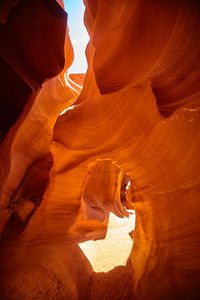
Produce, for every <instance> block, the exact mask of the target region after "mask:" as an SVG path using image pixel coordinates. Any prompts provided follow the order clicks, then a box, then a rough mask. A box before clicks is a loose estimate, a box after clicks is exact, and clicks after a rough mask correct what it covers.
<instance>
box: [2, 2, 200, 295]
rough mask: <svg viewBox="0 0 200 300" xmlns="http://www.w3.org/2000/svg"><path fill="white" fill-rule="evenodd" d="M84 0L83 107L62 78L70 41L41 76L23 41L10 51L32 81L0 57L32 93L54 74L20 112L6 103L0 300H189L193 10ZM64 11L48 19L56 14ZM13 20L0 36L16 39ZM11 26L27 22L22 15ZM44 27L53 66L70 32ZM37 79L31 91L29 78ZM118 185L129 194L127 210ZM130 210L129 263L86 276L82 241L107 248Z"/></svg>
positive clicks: (194, 217) (197, 282) (196, 71)
mask: <svg viewBox="0 0 200 300" xmlns="http://www.w3.org/2000/svg"><path fill="white" fill-rule="evenodd" d="M25 2H26V1H20V3H21V5H22V4H23V3H25ZM30 2H31V1H30ZM36 2H37V3H36ZM36 2H34V3H35V4H34V5H35V6H34V7H35V9H36V11H37V10H38V12H39V13H43V10H45V11H46V10H47V11H48V13H50V14H51V17H52V14H54V13H55V10H54V9H52V7H53V5H56V4H55V3H54V1H50V3H51V5H52V6H51V5H50V6H49V4H47V1H39V0H38V1H36ZM84 2H85V5H86V12H85V24H86V27H87V29H88V32H89V34H90V42H89V44H88V46H87V50H86V54H87V59H88V71H87V74H86V77H85V80H84V85H83V89H82V91H81V94H80V96H79V97H78V99H77V96H78V95H79V93H80V89H81V88H80V87H79V85H80V84H81V82H82V77H81V76H78V77H76V78H75V76H71V79H70V78H69V77H68V76H67V75H66V73H65V72H66V70H67V68H68V67H69V65H70V63H71V61H72V56H73V54H72V49H71V46H70V41H69V38H68V35H67V34H66V38H65V39H66V44H65V57H66V60H65V62H66V64H65V67H64V69H63V71H62V72H61V68H62V67H61V65H62V66H63V65H64V63H61V64H60V65H59V66H60V67H57V63H56V66H55V69H54V70H53V72H52V69H51V70H49V71H48V70H46V69H45V68H44V67H43V66H42V65H41V64H40V60H41V58H40V56H36V52H35V51H34V52H31V51H30V52H29V51H28V49H27V48H26V47H25V46H24V44H23V43H22V42H20V41H21V40H23V38H24V35H25V33H24V31H23V30H21V31H19V36H20V32H21V37H20V40H19V42H18V43H17V44H18V45H21V47H22V50H21V51H22V53H25V54H26V55H27V56H29V57H30V59H32V60H31V62H32V61H33V62H36V63H35V64H33V65H34V72H33V68H32V63H31V62H30V64H28V65H26V64H24V61H23V62H21V61H20V60H17V59H16V56H15V55H16V53H18V52H17V50H16V51H13V49H12V48H11V46H9V45H10V43H11V42H10V40H9V43H8V41H7V39H8V38H7V39H6V34H4V36H5V47H7V48H5V49H9V51H10V52H9V51H8V52H6V53H8V54H9V53H13V55H12V57H13V61H12V63H11V62H10V61H9V68H10V66H11V68H12V72H15V73H16V74H15V77H16V76H18V75H19V78H20V79H19V80H21V81H22V82H23V84H26V86H28V89H34V88H35V89H36V88H38V86H39V85H40V84H41V83H42V81H43V79H44V78H49V77H51V76H55V75H57V74H58V73H60V72H61V73H60V75H59V76H57V77H54V78H53V79H50V80H49V81H46V82H45V83H44V84H43V85H42V88H41V90H40V91H38V92H37V94H35V95H34V94H33V93H32V94H31V96H30V97H29V100H28V104H27V105H26V107H25V109H24V110H23V112H22V109H23V107H24V104H25V103H26V101H27V97H25V96H24V98H23V99H26V101H25V100H23V102H18V101H19V100H17V99H18V98H15V99H16V104H18V103H20V104H19V107H20V109H19V110H18V111H17V113H16V109H14V111H15V118H13V119H12V122H14V121H16V120H17V121H16V122H15V124H14V126H13V127H12V128H11V129H10V131H9V132H8V134H7V136H6V137H5V140H4V142H3V143H2V146H1V175H0V176H1V205H2V210H1V232H2V235H1V252H0V255H1V272H0V275H1V281H0V282H1V284H0V285H1V294H2V299H9V300H11V299H17V300H19V299H20V300H21V299H26V300H32V299H45V300H46V299H70V300H72V299H138V300H146V299H150V300H158V299H166V300H168V299H181V300H182V299H188V300H189V299H191V300H193V299H198V297H199V292H200V291H199V286H200V239H199V234H200V222H199V219H200V205H199V196H200V172H199V165H200V156H199V149H200V133H199V129H200V104H199V98H200V92H199V85H200V65H199V64H200V59H199V56H200V43H199V38H200V37H199V30H198V28H199V26H200V18H199V16H200V6H199V4H198V3H197V2H196V1H190V2H189V1H184V0H176V1H167V0H166V1H165V0H164V1H153V0H150V1H145V0H136V1H132V0H124V1H120V0H113V1H106V0H96V1H94V0H85V1H84ZM23 5H25V7H28V6H27V5H28V4H27V3H26V4H23ZM29 5H30V4H29ZM17 7H18V6H17ZM44 7H45V8H44ZM18 9H19V7H18ZM26 9H27V10H28V8H26ZM59 9H61V8H60V7H59V8H58V7H57V8H56V20H58V19H59V18H60V17H61V18H62V14H64V12H62V13H58V11H57V10H59ZM13 13H14V11H13V10H12V9H10V11H9V14H8V18H7V19H6V20H7V21H5V20H4V19H3V20H4V21H3V22H6V23H4V25H2V26H6V27H2V28H3V29H2V30H5V29H4V28H7V27H9V26H10V27H9V28H13V27H12V26H14V25H12V26H11V25H9V24H12V22H14V20H15V16H14V17H13ZM15 13H16V12H15ZM17 16H18V19H19V20H20V21H19V22H20V24H23V22H24V21H23V20H24V19H23V18H25V17H26V18H27V16H28V12H27V13H26V10H24V14H23V15H22V13H19V12H18V14H17ZM13 18H14V20H13ZM49 18H50V17H48V16H46V17H44V18H43V19H42V20H41V22H44V21H47V23H48V21H49V23H51V26H52V27H53V28H54V29H55V28H57V30H58V31H59V30H60V31H59V32H60V34H61V35H60V38H61V37H62V43H61V44H57V45H55V43H54V42H53V43H50V45H49V47H50V54H52V55H53V56H54V54H55V58H56V57H58V56H59V53H61V52H60V51H64V38H63V35H62V33H63V32H64V31H63V30H64V29H63V28H64V27H65V26H64V25H60V26H58V27H57V26H56V24H55V26H54V24H53V23H52V22H51V21H50V19H49ZM12 20H13V21H12ZM11 21H12V22H11ZM30 23H31V22H30ZM38 26H41V27H42V28H45V26H42V25H40V24H38ZM49 26H50V25H49ZM63 26H64V27H63ZM47 27H48V26H47ZM60 27H61V28H60ZM31 28H33V26H32V27H31ZM48 28H49V27H48ZM9 30H10V29H9ZM12 30H13V29H12ZM48 30H49V29H48ZM9 32H10V31H9ZM9 32H7V34H8V35H9ZM33 32H35V31H34V30H33ZM31 36H36V37H38V33H37V31H36V32H35V33H34V34H31ZM51 37H52V39H53V36H51ZM36 44H37V47H39V45H40V43H39V42H38V43H37V42H36ZM34 45H35V42H34ZM47 45H48V43H47ZM37 49H38V48H37ZM70 49H71V50H70ZM6 51H7V50H6ZM38 51H39V50H38ZM3 53H4V54H3V57H4V61H5V51H4V52H3ZM39 53H40V51H39ZM63 53H64V52H63ZM10 57H11V56H10ZM47 57H48V55H47ZM6 59H7V58H6ZM54 62H55V60H54ZM4 63H5V62H4ZM47 65H48V63H47ZM37 67H39V70H40V67H41V70H40V71H38V70H37ZM44 69H45V74H43V73H42V74H41V76H40V77H39V78H40V80H36V79H35V77H34V76H33V75H34V74H36V73H35V72H36V71H37V72H39V73H40V72H42V71H44ZM21 70H22V71H23V72H22V71H21ZM39 73H37V74H39ZM24 74H25V75H24ZM13 80H14V79H13ZM6 81H7V82H9V78H8V77H7V79H6ZM73 81H74V83H73ZM77 83H78V86H77ZM17 86H18V87H19V85H17ZM25 90H26V89H25ZM25 90H23V91H25ZM19 91H21V89H19ZM24 93H25V92H24ZM27 93H28V91H27ZM5 94H6V93H5ZM6 95H7V94H6ZM9 99H10V98H9ZM20 99H22V98H21V95H20ZM76 99H77V100H76ZM75 100H76V101H75ZM20 101H21V100H20ZM74 101H75V102H74ZM72 103H73V105H74V106H73V109H71V110H67V111H66V112H65V113H64V114H62V115H60V116H59V114H60V113H61V112H62V111H63V110H64V109H65V108H67V107H68V106H69V105H71V104H72ZM14 108H15V106H14ZM21 112H22V113H21ZM20 113H21V115H20ZM19 115H20V117H19ZM58 116H59V117H58ZM18 117H19V118H18ZM9 122H10V123H7V125H6V127H5V128H3V130H2V132H3V134H5V132H6V131H7V129H8V128H9V126H10V124H11V123H12V122H11V119H9ZM8 125H9V126H8ZM125 174H126V175H127V176H129V178H130V179H131V182H132V185H131V192H130V193H129V199H127V203H126V205H123V203H122V201H121V195H122V194H123V193H122V187H123V178H124V176H125ZM132 205H133V207H134V209H135V213H136V227H135V231H134V245H133V249H132V252H131V254H130V257H129V259H128V261H127V265H126V266H125V267H117V268H115V269H114V270H112V271H110V272H108V273H105V274H98V273H94V272H93V269H92V267H91V265H90V263H89V261H88V260H87V259H86V258H85V256H84V255H83V253H82V251H81V249H80V248H79V247H78V243H79V242H80V241H83V240H88V239H94V240H95V239H97V238H104V236H105V233H106V226H107V218H108V213H109V212H110V211H112V212H114V213H115V214H116V215H119V216H123V215H127V214H128V213H127V211H126V208H130V206H132ZM108 282H109V284H108Z"/></svg>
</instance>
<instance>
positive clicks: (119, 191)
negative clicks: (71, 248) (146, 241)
mask: <svg viewBox="0 0 200 300" xmlns="http://www.w3.org/2000/svg"><path fill="white" fill-rule="evenodd" d="M97 175H98V176H97ZM131 182H132V180H131V178H130V177H129V176H128V175H127V174H124V173H123V171H122V170H121V169H120V167H119V166H118V165H116V164H115V163H113V162H112V161H111V160H98V161H97V162H96V165H95V166H94V167H93V168H92V169H91V170H90V173H89V176H88V179H87V182H86V186H85V190H84V193H83V198H82V204H81V206H82V207H81V210H82V214H83V215H84V219H86V220H88V221H89V220H90V221H93V220H96V221H98V222H100V223H101V224H106V230H105V235H104V234H103V233H101V234H102V236H100V235H99V233H98V232H96V233H93V234H92V236H91V239H90V240H87V241H85V242H82V243H79V246H80V248H81V249H82V251H83V252H84V254H85V256H86V257H87V258H88V260H89V261H90V263H91V265H92V267H93V269H94V271H95V272H107V271H109V270H112V269H113V268H114V267H116V266H120V265H121V266H122V265H123V266H125V265H126V262H127V259H128V257H129V255H130V252H131V249H132V246H133V237H132V234H131V233H132V231H133V230H134V227H135V211H134V210H133V204H132V200H131ZM90 230H91V228H90ZM88 239H89V238H88Z"/></svg>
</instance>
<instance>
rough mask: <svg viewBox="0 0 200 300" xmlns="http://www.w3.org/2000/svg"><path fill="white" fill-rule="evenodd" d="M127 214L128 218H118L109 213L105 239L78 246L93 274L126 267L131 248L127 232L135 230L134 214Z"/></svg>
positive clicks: (131, 211)
mask: <svg viewBox="0 0 200 300" xmlns="http://www.w3.org/2000/svg"><path fill="white" fill-rule="evenodd" d="M129 212H130V213H131V214H130V215H129V218H118V217H117V216H115V215H114V214H113V213H110V215H109V221H108V230H107V234H106V238H105V239H103V240H98V241H87V242H84V243H80V244H79V246H80V248H81V249H82V251H83V252H84V254H85V256H86V257H87V258H88V260H89V261H90V263H91V265H92V267H93V269H94V271H95V272H107V271H109V270H112V269H113V268H114V267H116V266H120V265H126V261H127V259H128V257H129V255H130V252H131V249H132V246H133V240H132V239H131V237H130V235H129V232H131V231H132V230H134V228H135V212H134V210H129Z"/></svg>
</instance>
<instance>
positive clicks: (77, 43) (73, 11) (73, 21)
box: [63, 0, 89, 73]
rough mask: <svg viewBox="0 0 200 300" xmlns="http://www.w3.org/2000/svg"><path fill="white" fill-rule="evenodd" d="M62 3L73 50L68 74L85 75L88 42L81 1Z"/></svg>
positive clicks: (67, 0)
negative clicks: (72, 58)
mask: <svg viewBox="0 0 200 300" xmlns="http://www.w3.org/2000/svg"><path fill="white" fill-rule="evenodd" d="M63 2H64V6H65V10H66V12H67V13H68V26H69V35H70V38H71V41H72V45H73V48H74V62H73V64H72V66H71V67H70V68H69V70H68V73H85V72H86V70H87V61H86V57H85V48H86V45H87V43H88V40H89V36H88V33H87V30H86V28H85V26H84V23H83V16H84V10H85V6H84V4H83V0H64V1H63Z"/></svg>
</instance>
